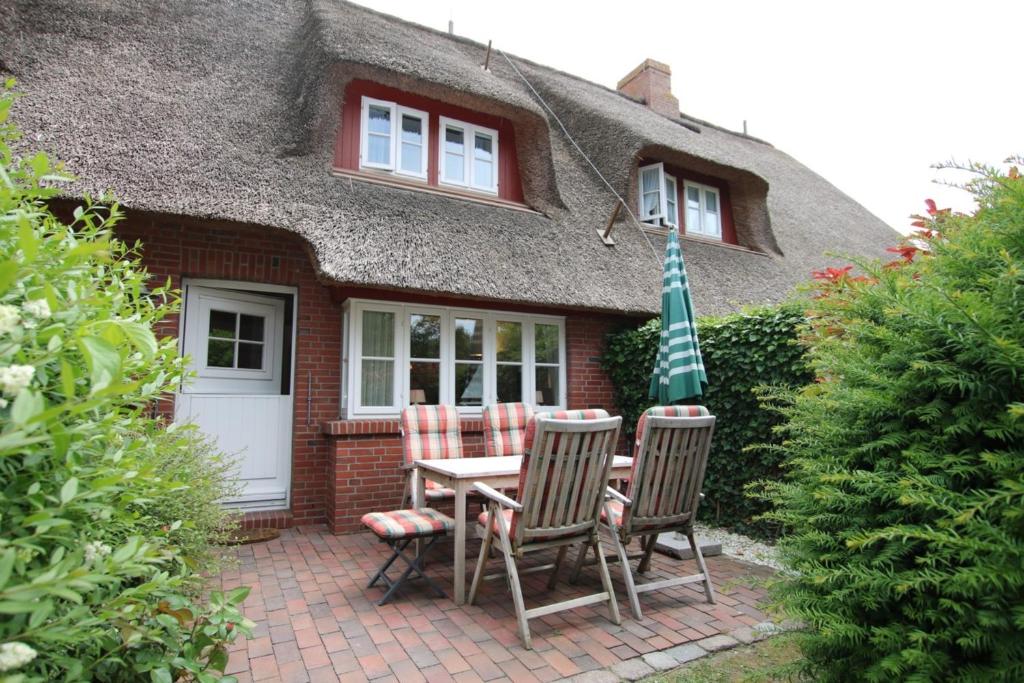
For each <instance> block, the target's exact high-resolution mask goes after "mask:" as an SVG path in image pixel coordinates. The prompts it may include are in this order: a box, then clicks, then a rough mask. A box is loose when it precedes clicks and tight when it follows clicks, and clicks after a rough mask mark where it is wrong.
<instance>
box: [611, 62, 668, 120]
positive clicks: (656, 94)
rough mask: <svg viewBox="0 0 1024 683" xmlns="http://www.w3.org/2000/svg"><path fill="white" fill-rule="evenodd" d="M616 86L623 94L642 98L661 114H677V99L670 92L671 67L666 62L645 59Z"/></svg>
mask: <svg viewBox="0 0 1024 683" xmlns="http://www.w3.org/2000/svg"><path fill="white" fill-rule="evenodd" d="M616 88H617V89H618V91H619V92H620V93H622V94H624V95H629V96H630V97H635V98H637V99H640V100H643V102H644V104H646V105H647V106H648V107H650V108H651V109H653V110H654V111H656V112H658V113H659V114H661V115H663V116H671V117H672V118H676V117H678V116H679V100H678V99H676V97H675V96H674V95H673V94H672V68H671V67H669V65H668V64H662V63H661V62H656V61H654V60H653V59H645V60H644V61H643V63H642V64H641V65H640V66H638V67H637V68H635V69H633V70H632V71H630V72H629V73H628V74H626V77H625V78H623V79H622V80H621V81H619V84H618V85H617V86H616Z"/></svg>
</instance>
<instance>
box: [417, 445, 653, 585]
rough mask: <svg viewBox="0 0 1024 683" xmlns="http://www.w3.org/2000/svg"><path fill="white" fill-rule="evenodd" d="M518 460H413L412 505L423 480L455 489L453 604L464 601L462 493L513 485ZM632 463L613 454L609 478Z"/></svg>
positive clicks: (420, 492)
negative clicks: (476, 486)
mask: <svg viewBox="0 0 1024 683" xmlns="http://www.w3.org/2000/svg"><path fill="white" fill-rule="evenodd" d="M522 463H523V456H521V455H504V456H489V457H478V458H446V459H436V460H416V461H415V463H414V465H415V467H416V476H415V477H414V478H413V491H412V501H413V507H417V508H419V507H423V506H424V504H425V503H424V501H423V490H424V487H425V480H427V479H429V480H430V481H433V482H436V483H438V484H441V485H442V486H444V487H446V488H450V489H453V490H454V491H455V572H454V573H455V585H454V587H453V596H452V597H453V599H454V600H455V604H456V605H462V604H464V603H465V601H466V525H467V522H466V495H467V494H468V493H469V491H470V489H472V488H473V483H474V482H478V481H481V482H483V483H485V484H487V485H488V486H490V487H491V488H494V489H503V488H516V487H517V486H518V485H519V468H520V466H521V465H522ZM632 465H633V458H629V457H626V456H622V455H616V456H615V459H614V460H613V461H612V468H611V472H610V474H609V480H612V481H613V480H615V479H628V478H629V472H630V468H631V467H632ZM474 522H475V518H474Z"/></svg>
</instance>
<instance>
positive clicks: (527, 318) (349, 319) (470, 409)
mask: <svg viewBox="0 0 1024 683" xmlns="http://www.w3.org/2000/svg"><path fill="white" fill-rule="evenodd" d="M364 311H382V312H389V313H394V314H395V334H396V338H395V354H396V359H395V386H394V394H393V396H394V401H393V402H392V405H390V406H363V405H361V402H360V399H361V398H362V392H361V386H360V379H361V377H362V350H361V348H360V347H361V344H362V320H363V312H364ZM412 314H425V315H440V316H441V330H442V337H441V382H440V401H441V403H444V404H448V405H455V398H456V397H455V395H454V393H455V382H454V378H455V344H454V339H455V337H454V335H455V319H456V318H476V319H479V320H482V321H483V324H484V328H483V329H484V357H483V366H484V387H483V398H482V403H483V405H484V406H487V405H491V404H493V403H495V402H496V396H497V349H496V346H497V341H496V330H497V321H498V320H502V321H510V322H518V323H521V324H522V326H523V328H522V329H523V363H522V372H523V382H522V386H523V396H522V400H523V402H524V403H529V404H531V405H536V400H535V398H536V387H535V385H536V370H535V368H536V365H535V341H536V338H535V330H534V325H536V324H537V323H543V324H548V325H557V326H558V351H559V354H558V362H559V376H558V393H559V396H558V404H557V405H551V406H538V407H540V408H543V409H544V410H562V409H564V408H565V406H566V394H567V387H566V373H567V358H568V349H567V348H566V334H565V318H564V317H561V316H549V315H533V314H524V313H511V312H507V311H495V310H487V309H476V308H461V307H451V306H423V305H418V304H401V303H394V302H388V301H375V300H372V299H349V300H347V301H346V302H345V304H344V315H343V320H344V324H345V329H343V331H342V338H343V340H344V342H343V344H344V350H343V356H344V360H343V363H344V366H345V369H346V371H345V373H344V374H345V378H344V381H345V382H346V384H347V386H346V387H345V388H344V389H343V391H342V393H343V396H344V397H345V400H343V405H342V415H343V417H345V418H346V419H354V418H366V417H395V416H396V415H398V414H399V413H400V412H401V409H402V408H403V407H405V406H406V405H408V401H409V390H410V389H409V363H410V360H409V345H410V334H409V316H410V315H412ZM458 410H459V412H460V413H462V414H466V415H479V414H480V413H481V406H460V407H459V409H458Z"/></svg>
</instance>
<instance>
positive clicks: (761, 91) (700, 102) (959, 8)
mask: <svg viewBox="0 0 1024 683" xmlns="http://www.w3.org/2000/svg"><path fill="white" fill-rule="evenodd" d="M358 1H359V3H360V4H362V5H365V6H368V7H372V8H374V9H377V10H380V11H383V12H387V13H389V14H394V15H397V16H399V17H402V18H403V19H408V20H410V21H415V22H417V23H420V24H424V25H427V26H430V27H433V28H437V29H441V30H447V28H448V20H449V19H453V20H454V21H455V33H456V34H459V35H463V36H466V37H468V38H472V39H474V40H478V41H481V42H483V43H486V42H487V41H488V40H489V39H490V40H493V41H494V45H495V46H496V47H500V48H501V49H503V50H504V51H506V52H510V53H514V54H516V55H519V56H521V57H524V58H527V59H530V60H533V61H536V62H539V63H541V64H546V65H548V66H552V67H555V68H557V69H561V70H563V71H567V72H569V73H572V74H575V75H577V76H581V77H583V78H586V79H588V80H591V81H595V82H597V83H601V84H603V85H607V86H609V87H612V88H614V87H615V84H616V83H617V81H618V80H619V78H621V77H622V76H624V75H626V74H627V73H628V72H629V71H630V70H631V69H632V68H633V67H634V66H636V65H637V64H639V63H640V62H641V61H643V59H644V58H646V57H653V58H654V59H657V60H659V61H662V62H666V63H667V64H669V65H670V66H671V67H672V72H673V73H672V85H673V88H672V89H673V92H674V93H675V95H676V97H678V98H679V102H680V108H681V109H682V110H683V111H684V112H686V113H687V114H689V115H691V116H695V117H697V118H700V119H704V120H707V121H710V122H712V123H715V124H717V125H720V126H724V127H727V128H732V129H734V130H742V127H743V120H744V119H746V120H747V125H748V130H749V132H750V134H751V135H754V136H757V137H760V138H762V139H764V140H767V141H768V142H770V143H772V144H773V145H775V146H776V147H778V148H779V149H781V150H783V151H785V152H787V153H788V154H791V155H792V156H794V157H796V158H797V159H799V160H800V161H802V162H803V163H805V164H806V165H808V166H809V167H811V168H812V169H813V170H815V171H817V172H818V173H820V174H821V175H823V176H824V177H825V178H827V179H828V180H830V181H831V182H832V183H834V184H835V185H836V186H838V187H839V188H840V189H842V190H843V191H845V192H846V193H848V194H849V195H851V196H852V197H853V198H854V199H856V200H857V201H859V202H860V203H862V204H863V205H864V206H866V207H867V208H868V209H870V210H871V211H873V212H874V213H875V214H876V215H878V216H879V217H880V218H882V219H883V220H885V221H886V222H888V223H889V224H891V225H892V226H893V227H895V228H897V229H898V230H901V231H903V232H906V231H908V230H909V229H910V227H909V222H910V221H909V219H908V218H907V216H908V215H909V214H911V213H919V212H922V211H923V209H924V205H923V201H924V199H925V198H926V197H931V198H933V199H935V200H936V201H937V202H938V204H939V206H940V207H943V206H949V207H952V208H954V209H956V210H959V211H968V210H970V209H971V208H972V206H973V202H972V201H971V200H970V198H969V197H968V196H967V195H966V194H965V193H963V192H962V191H960V190H957V189H954V188H948V187H943V186H940V185H936V184H934V183H933V182H932V181H933V180H935V179H936V178H944V179H946V180H956V179H957V178H956V177H955V176H953V175H951V174H950V173H949V172H948V171H945V172H941V173H940V172H938V171H936V170H934V169H932V168H931V167H930V166H931V164H933V163H936V162H942V161H947V160H950V159H954V158H955V159H956V160H958V161H965V160H968V159H970V160H975V161H982V162H985V163H991V164H998V163H1001V162H1002V161H1003V160H1004V159H1005V158H1006V157H1007V156H1009V155H1011V154H1024V123H1022V121H1021V117H1022V116H1024V77H1022V76H1021V74H1022V72H1021V70H1020V67H1019V64H1020V62H1019V59H1020V56H1019V55H1020V52H1019V51H1020V48H1021V27H1022V26H1024V2H1021V1H1020V0H1004V1H1001V2H1000V1H998V0H973V1H972V2H967V1H965V0H959V1H957V2H948V1H946V0H939V1H933V2H919V1H904V0H888V1H887V2H879V1H877V0H861V1H859V2H843V3H837V2H834V1H833V2H828V0H818V2H794V1H789V0H776V1H774V2H766V1H764V0H710V1H705V2H699V3H698V2H693V1H692V0H681V1H680V0H676V1H675V2H666V1H656V2H651V1H650V0H648V1H647V2H636V1H632V2H626V1H624V0H617V1H616V2H614V3H612V2H600V1H593V2H577V1H573V2H567V1H561V2H560V1H559V0H511V1H509V0H506V1H505V2H488V1H480V0H476V1H472V0H358ZM482 57H483V55H481V59H482Z"/></svg>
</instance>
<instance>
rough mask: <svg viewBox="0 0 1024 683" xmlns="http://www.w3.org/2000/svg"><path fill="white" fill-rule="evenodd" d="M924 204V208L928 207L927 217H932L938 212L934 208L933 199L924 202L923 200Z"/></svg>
mask: <svg viewBox="0 0 1024 683" xmlns="http://www.w3.org/2000/svg"><path fill="white" fill-rule="evenodd" d="M924 204H925V206H927V207H928V215H929V216H934V215H935V214H937V213H938V212H939V210H938V209H937V208H935V200H934V199H926V200H924Z"/></svg>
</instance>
